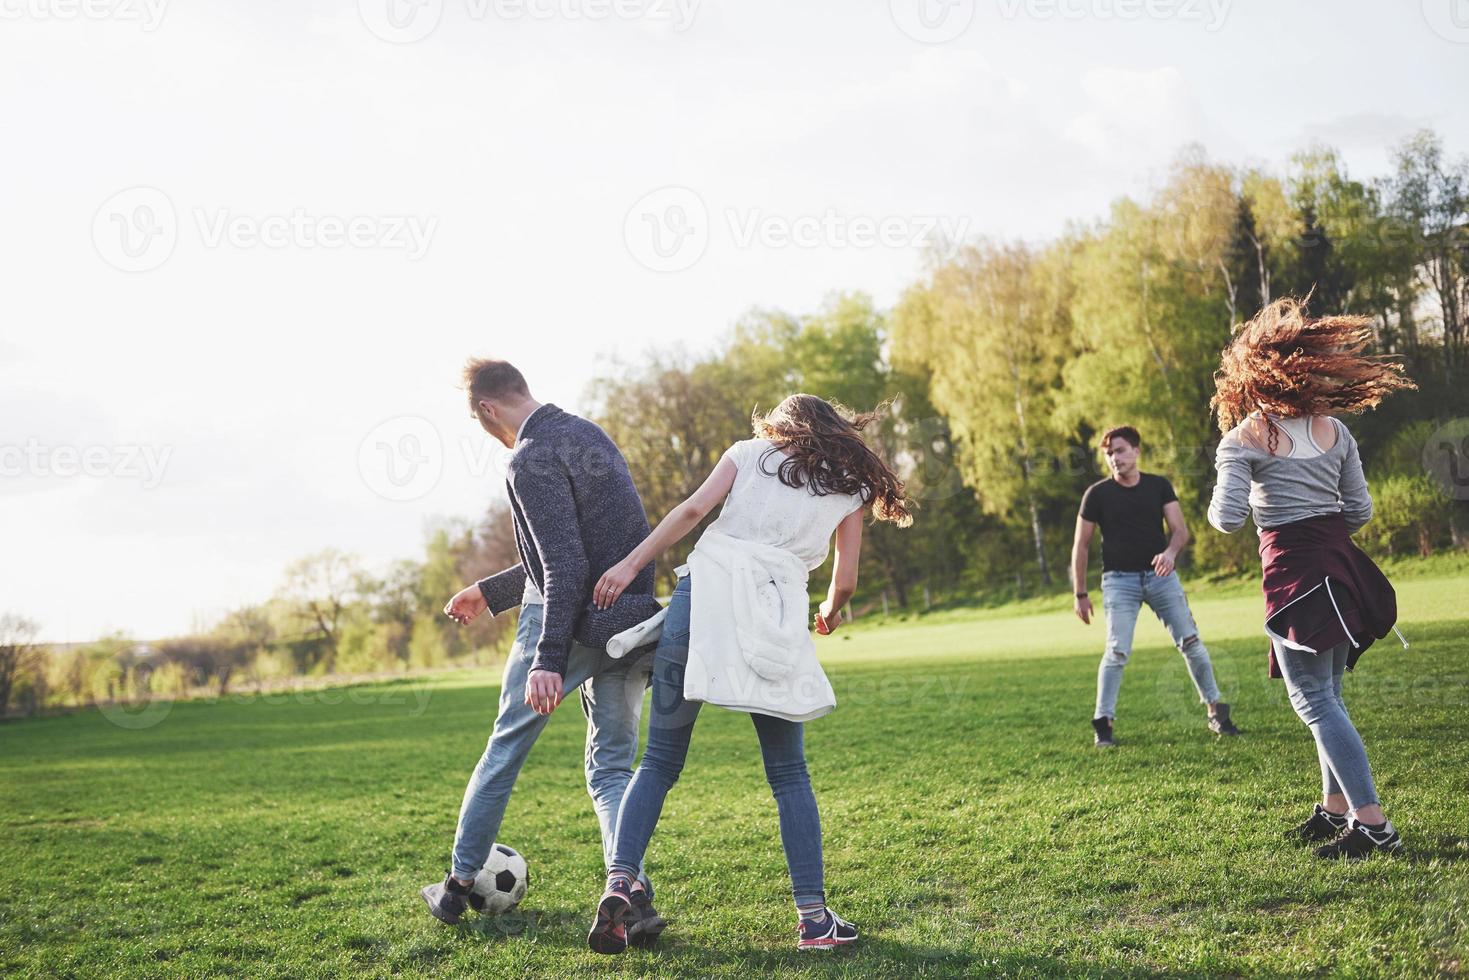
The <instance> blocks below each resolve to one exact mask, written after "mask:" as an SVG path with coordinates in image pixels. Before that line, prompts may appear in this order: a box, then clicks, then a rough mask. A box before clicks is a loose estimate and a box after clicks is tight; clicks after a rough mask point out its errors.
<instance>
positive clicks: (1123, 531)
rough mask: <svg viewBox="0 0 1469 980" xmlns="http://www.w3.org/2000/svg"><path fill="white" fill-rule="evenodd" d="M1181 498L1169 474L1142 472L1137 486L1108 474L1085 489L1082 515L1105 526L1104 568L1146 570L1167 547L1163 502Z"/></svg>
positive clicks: (1099, 525)
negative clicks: (1124, 482) (1169, 478)
mask: <svg viewBox="0 0 1469 980" xmlns="http://www.w3.org/2000/svg"><path fill="white" fill-rule="evenodd" d="M1177 499H1178V495H1177V494H1176V493H1174V492H1173V484H1171V483H1169V482H1168V480H1167V478H1166V477H1161V476H1157V475H1156V474H1153V473H1139V474H1138V481H1137V483H1136V484H1135V485H1134V486H1130V487H1124V486H1123V485H1122V484H1120V483H1118V482H1117V481H1116V480H1114V479H1112V478H1111V477H1108V478H1107V479H1105V480H1098V481H1097V482H1096V483H1093V484H1092V485H1091V486H1089V487H1087V488H1086V493H1085V494H1083V495H1082V498H1081V516H1082V517H1083V518H1085V519H1086V520H1089V521H1091V522H1092V523H1093V524H1095V525H1097V526H1098V527H1100V528H1101V529H1102V571H1104V572H1145V571H1147V570H1148V569H1150V568H1152V567H1153V556H1154V555H1156V554H1158V552H1160V551H1162V550H1163V549H1164V548H1166V547H1168V539H1167V538H1166V537H1164V535H1163V505H1164V504H1166V503H1170V502H1172V501H1174V500H1177Z"/></svg>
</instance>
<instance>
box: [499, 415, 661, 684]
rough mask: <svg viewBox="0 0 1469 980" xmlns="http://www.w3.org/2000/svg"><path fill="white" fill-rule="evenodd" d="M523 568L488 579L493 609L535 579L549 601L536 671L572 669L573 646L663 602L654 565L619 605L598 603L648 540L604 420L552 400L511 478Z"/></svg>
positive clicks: (534, 423) (524, 432)
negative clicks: (605, 582)
mask: <svg viewBox="0 0 1469 980" xmlns="http://www.w3.org/2000/svg"><path fill="white" fill-rule="evenodd" d="M506 482H507V485H508V488H509V492H510V510H511V516H512V518H513V519H514V522H515V547H516V550H517V551H519V552H520V564H518V565H515V566H514V567H512V568H507V569H505V570H504V571H503V572H497V573H496V574H494V575H491V576H490V577H489V578H486V579H483V580H481V581H480V582H479V583H478V584H479V589H480V593H481V594H482V595H483V596H484V597H485V601H486V602H487V603H488V604H489V607H490V612H492V613H495V614H498V613H501V612H503V611H505V610H506V609H510V608H512V607H514V606H516V605H519V604H520V599H521V595H522V594H523V592H524V590H525V580H526V576H529V577H530V579H531V581H532V582H534V583H535V584H536V588H538V589H539V590H540V592H541V595H542V596H544V597H545V603H546V605H545V616H544V619H543V625H542V629H541V639H540V642H539V643H538V644H537V646H536V655H535V659H534V661H533V662H532V665H531V669H532V670H550V671H554V672H556V673H558V674H565V673H566V658H567V656H568V655H569V654H570V652H571V643H572V640H573V639H575V640H576V641H577V642H579V643H582V644H584V645H586V646H589V647H593V648H595V649H598V650H606V649H607V641H608V640H610V639H611V638H612V637H613V636H616V635H617V634H618V633H621V632H622V631H623V630H625V629H627V628H629V627H631V626H635V625H637V624H638V623H640V622H642V621H643V620H645V619H647V618H648V617H649V616H652V615H654V614H655V613H657V612H658V610H659V609H660V608H661V607H660V605H659V603H658V600H657V599H656V598H655V597H654V596H653V565H652V563H651V562H650V563H649V564H648V566H647V567H646V568H644V569H643V570H642V571H640V572H639V573H638V576H637V578H635V579H633V581H632V584H631V585H629V586H628V588H627V591H626V592H624V593H623V594H622V595H621V596H620V597H619V598H618V600H617V602H616V603H614V604H613V606H612V608H611V609H606V610H599V609H597V608H596V607H594V606H593V605H592V604H591V596H592V586H594V585H596V584H597V580H598V579H599V578H601V577H602V573H603V572H605V571H607V569H609V568H611V567H612V566H613V565H615V564H617V563H618V562H619V561H621V560H622V559H624V558H626V557H627V556H628V553H629V552H631V551H632V550H633V549H634V548H636V547H637V546H638V544H639V543H641V542H642V540H643V539H644V538H645V537H647V536H648V531H649V528H648V518H647V515H646V514H645V513H644V512H643V501H642V498H640V497H639V496H638V491H637V488H636V487H634V486H633V482H632V474H631V473H629V472H628V469H627V461H626V460H624V459H623V458H622V453H621V452H619V451H618V449H617V446H616V445H615V444H614V443H613V442H612V440H611V439H610V438H608V436H607V433H605V432H603V431H602V430H601V428H600V427H598V426H597V425H596V424H595V423H593V422H589V421H587V420H586V419H584V418H579V417H577V416H575V415H572V414H570V413H569V412H564V411H562V410H561V409H559V408H557V407H556V406H555V405H542V406H541V407H540V408H538V409H536V410H535V411H534V412H532V413H531V415H530V417H529V418H527V419H526V420H525V425H524V427H523V428H522V429H521V431H520V441H519V442H518V443H516V445H515V454H514V455H513V456H511V457H510V468H509V474H508V476H507V480H506Z"/></svg>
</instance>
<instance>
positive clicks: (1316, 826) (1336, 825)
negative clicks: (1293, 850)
mask: <svg viewBox="0 0 1469 980" xmlns="http://www.w3.org/2000/svg"><path fill="white" fill-rule="evenodd" d="M1346 829H1347V815H1346V814H1345V813H1332V812H1331V811H1330V810H1328V809H1326V807H1324V806H1322V805H1321V804H1320V803H1317V804H1316V809H1314V810H1312V811H1311V816H1310V818H1309V819H1307V820H1306V821H1305V822H1303V823H1300V824H1297V825H1296V826H1295V827H1292V828H1291V829H1290V830H1288V831H1286V833H1285V836H1286V838H1287V839H1289V840H1293V841H1310V842H1312V843H1315V842H1317V841H1326V840H1335V839H1336V838H1337V837H1339V836H1341V832H1342V831H1343V830H1346Z"/></svg>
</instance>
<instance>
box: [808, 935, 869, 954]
mask: <svg viewBox="0 0 1469 980" xmlns="http://www.w3.org/2000/svg"><path fill="white" fill-rule="evenodd" d="M856 941H857V938H856V937H853V938H852V939H817V940H815V941H813V942H809V943H797V944H796V949H798V950H800V951H801V952H803V953H810V952H813V951H814V952H825V951H826V950H830V949H836V948H837V947H838V946H850V945H852V944H853V943H855V942H856Z"/></svg>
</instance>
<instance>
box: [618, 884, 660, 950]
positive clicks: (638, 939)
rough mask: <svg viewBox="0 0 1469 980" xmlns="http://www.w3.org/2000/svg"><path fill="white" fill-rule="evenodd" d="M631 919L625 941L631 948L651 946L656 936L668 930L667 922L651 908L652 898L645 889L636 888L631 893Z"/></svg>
mask: <svg viewBox="0 0 1469 980" xmlns="http://www.w3.org/2000/svg"><path fill="white" fill-rule="evenodd" d="M632 911H633V914H632V918H631V919H629V920H628V927H627V941H628V944H629V945H631V946H651V945H653V944H654V943H656V942H657V941H658V936H659V935H660V934H661V933H662V932H663V930H664V929H667V928H668V920H667V919H665V918H663V916H661V915H659V914H658V910H657V909H655V908H654V907H653V898H652V896H650V895H649V894H648V892H647V890H646V889H642V888H637V889H634V890H633V893H632Z"/></svg>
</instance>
